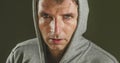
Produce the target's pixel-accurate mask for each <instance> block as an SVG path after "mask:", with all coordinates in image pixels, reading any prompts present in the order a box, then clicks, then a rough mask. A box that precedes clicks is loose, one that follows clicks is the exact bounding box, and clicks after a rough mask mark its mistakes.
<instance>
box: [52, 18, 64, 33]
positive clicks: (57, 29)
mask: <svg viewBox="0 0 120 63" xmlns="http://www.w3.org/2000/svg"><path fill="white" fill-rule="evenodd" d="M62 25H63V24H62V21H61V20H60V19H59V18H56V19H55V29H54V30H55V31H54V32H55V34H56V35H59V34H60V33H61V32H62V31H61V30H62Z"/></svg>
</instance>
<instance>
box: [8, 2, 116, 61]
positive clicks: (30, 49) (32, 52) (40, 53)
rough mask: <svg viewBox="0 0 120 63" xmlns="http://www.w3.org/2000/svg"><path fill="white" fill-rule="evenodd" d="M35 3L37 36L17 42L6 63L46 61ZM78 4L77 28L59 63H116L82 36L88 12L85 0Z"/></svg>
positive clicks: (34, 4)
mask: <svg viewBox="0 0 120 63" xmlns="http://www.w3.org/2000/svg"><path fill="white" fill-rule="evenodd" d="M37 3H38V0H33V18H34V25H35V30H36V35H37V38H34V39H29V40H27V41H24V42H22V43H19V44H18V45H17V46H16V47H15V48H14V49H13V50H12V52H11V53H10V55H9V57H8V58H7V61H6V63H46V60H45V50H44V48H45V47H44V41H43V39H42V36H41V33H40V31H39V29H38V23H37V19H38V18H37V6H36V5H37ZM78 6H79V8H78V12H79V16H78V18H79V19H78V25H77V29H76V30H75V33H74V35H73V37H72V39H71V42H70V44H69V46H68V48H67V51H66V52H65V54H64V56H63V57H62V59H61V60H60V62H59V63H118V61H117V60H116V59H115V58H114V57H113V56H112V55H111V54H109V53H108V52H106V51H104V50H103V49H102V48H100V47H98V46H97V45H95V44H94V43H93V42H91V41H89V40H87V39H86V38H84V37H83V36H82V35H83V33H85V31H86V27H87V19H88V13H89V8H88V2H87V0H78ZM48 63H49V62H48Z"/></svg>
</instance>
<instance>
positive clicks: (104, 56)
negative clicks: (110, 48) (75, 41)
mask: <svg viewBox="0 0 120 63" xmlns="http://www.w3.org/2000/svg"><path fill="white" fill-rule="evenodd" d="M86 56H87V57H86V59H89V60H91V61H90V62H91V63H118V62H117V60H116V59H115V57H114V56H113V55H111V54H110V53H108V52H107V51H105V50H104V49H102V48H101V47H99V46H97V45H96V44H94V43H92V42H90V45H89V48H88V50H87V52H86Z"/></svg>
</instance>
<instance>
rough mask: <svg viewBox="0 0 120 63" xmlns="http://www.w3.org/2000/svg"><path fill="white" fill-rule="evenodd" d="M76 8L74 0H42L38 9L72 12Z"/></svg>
mask: <svg viewBox="0 0 120 63" xmlns="http://www.w3.org/2000/svg"><path fill="white" fill-rule="evenodd" d="M75 8H76V4H75V3H74V2H73V1H72V0H42V1H39V4H38V11H41V10H42V11H46V12H57V11H60V12H65V11H67V12H71V11H74V9H75Z"/></svg>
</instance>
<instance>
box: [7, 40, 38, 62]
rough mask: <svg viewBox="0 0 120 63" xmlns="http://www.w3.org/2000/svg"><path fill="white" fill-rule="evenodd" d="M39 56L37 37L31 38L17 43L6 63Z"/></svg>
mask: <svg viewBox="0 0 120 63" xmlns="http://www.w3.org/2000/svg"><path fill="white" fill-rule="evenodd" d="M38 58H39V47H38V39H37V38H33V39H29V40H26V41H24V42H21V43H18V44H17V45H16V46H15V47H14V48H13V50H12V51H11V53H10V55H9V57H8V58H7V61H6V63H14V61H15V62H17V61H23V59H24V61H27V60H30V59H38Z"/></svg>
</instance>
